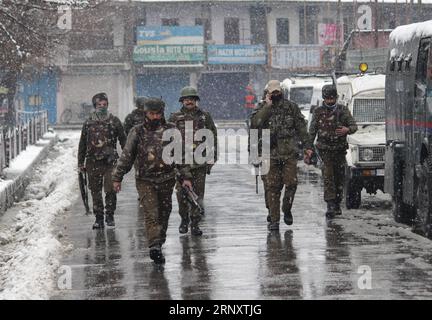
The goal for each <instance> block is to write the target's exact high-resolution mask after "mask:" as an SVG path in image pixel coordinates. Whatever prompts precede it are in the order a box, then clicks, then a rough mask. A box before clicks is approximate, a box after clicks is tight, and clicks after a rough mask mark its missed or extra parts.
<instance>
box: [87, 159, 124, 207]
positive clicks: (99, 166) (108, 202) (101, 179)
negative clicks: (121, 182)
mask: <svg viewBox="0 0 432 320" xmlns="http://www.w3.org/2000/svg"><path fill="white" fill-rule="evenodd" d="M113 168H114V165H113V164H112V163H108V162H107V161H106V160H93V159H87V160H86V170H87V175H88V184H89V189H90V191H91V195H92V199H93V213H94V214H95V215H103V214H104V204H103V197H102V187H103V189H104V191H105V211H106V213H111V214H114V211H115V209H116V205H117V194H116V192H115V191H114V188H113V183H112V180H111V174H112V171H113Z"/></svg>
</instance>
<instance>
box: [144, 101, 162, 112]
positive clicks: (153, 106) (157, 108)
mask: <svg viewBox="0 0 432 320" xmlns="http://www.w3.org/2000/svg"><path fill="white" fill-rule="evenodd" d="M164 110H165V102H163V101H162V99H159V98H147V99H145V103H144V111H153V112H159V113H163V112H164Z"/></svg>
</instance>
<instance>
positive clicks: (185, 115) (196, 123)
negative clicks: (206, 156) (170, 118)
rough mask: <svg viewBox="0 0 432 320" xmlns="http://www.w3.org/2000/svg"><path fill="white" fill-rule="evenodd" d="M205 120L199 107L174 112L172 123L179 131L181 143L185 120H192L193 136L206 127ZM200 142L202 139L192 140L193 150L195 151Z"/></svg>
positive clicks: (184, 132) (183, 135) (184, 131)
mask: <svg viewBox="0 0 432 320" xmlns="http://www.w3.org/2000/svg"><path fill="white" fill-rule="evenodd" d="M206 120H207V118H206V115H205V113H204V112H202V111H201V110H199V109H198V110H197V111H196V112H178V113H175V114H174V123H175V125H176V127H177V129H179V130H180V132H181V135H182V138H183V145H184V142H185V135H186V122H187V121H192V122H193V125H192V127H193V135H194V136H195V133H196V132H197V131H198V130H200V129H205V128H206ZM189 134H190V133H189ZM202 142H203V141H194V145H193V150H194V151H195V149H196V147H198V146H199V145H200V144H201V143H202Z"/></svg>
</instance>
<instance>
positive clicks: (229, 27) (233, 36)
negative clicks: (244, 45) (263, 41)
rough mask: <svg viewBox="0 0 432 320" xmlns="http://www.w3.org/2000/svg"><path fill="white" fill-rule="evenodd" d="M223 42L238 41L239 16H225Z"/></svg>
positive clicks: (231, 42) (235, 42) (234, 42)
mask: <svg viewBox="0 0 432 320" xmlns="http://www.w3.org/2000/svg"><path fill="white" fill-rule="evenodd" d="M224 30H225V44H239V43H240V26H239V18H225V23H224Z"/></svg>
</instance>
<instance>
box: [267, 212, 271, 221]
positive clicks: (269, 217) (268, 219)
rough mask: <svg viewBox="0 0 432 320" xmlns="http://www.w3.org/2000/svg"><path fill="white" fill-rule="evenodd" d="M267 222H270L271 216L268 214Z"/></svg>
mask: <svg viewBox="0 0 432 320" xmlns="http://www.w3.org/2000/svg"><path fill="white" fill-rule="evenodd" d="M267 222H271V216H270V214H268V215H267Z"/></svg>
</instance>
